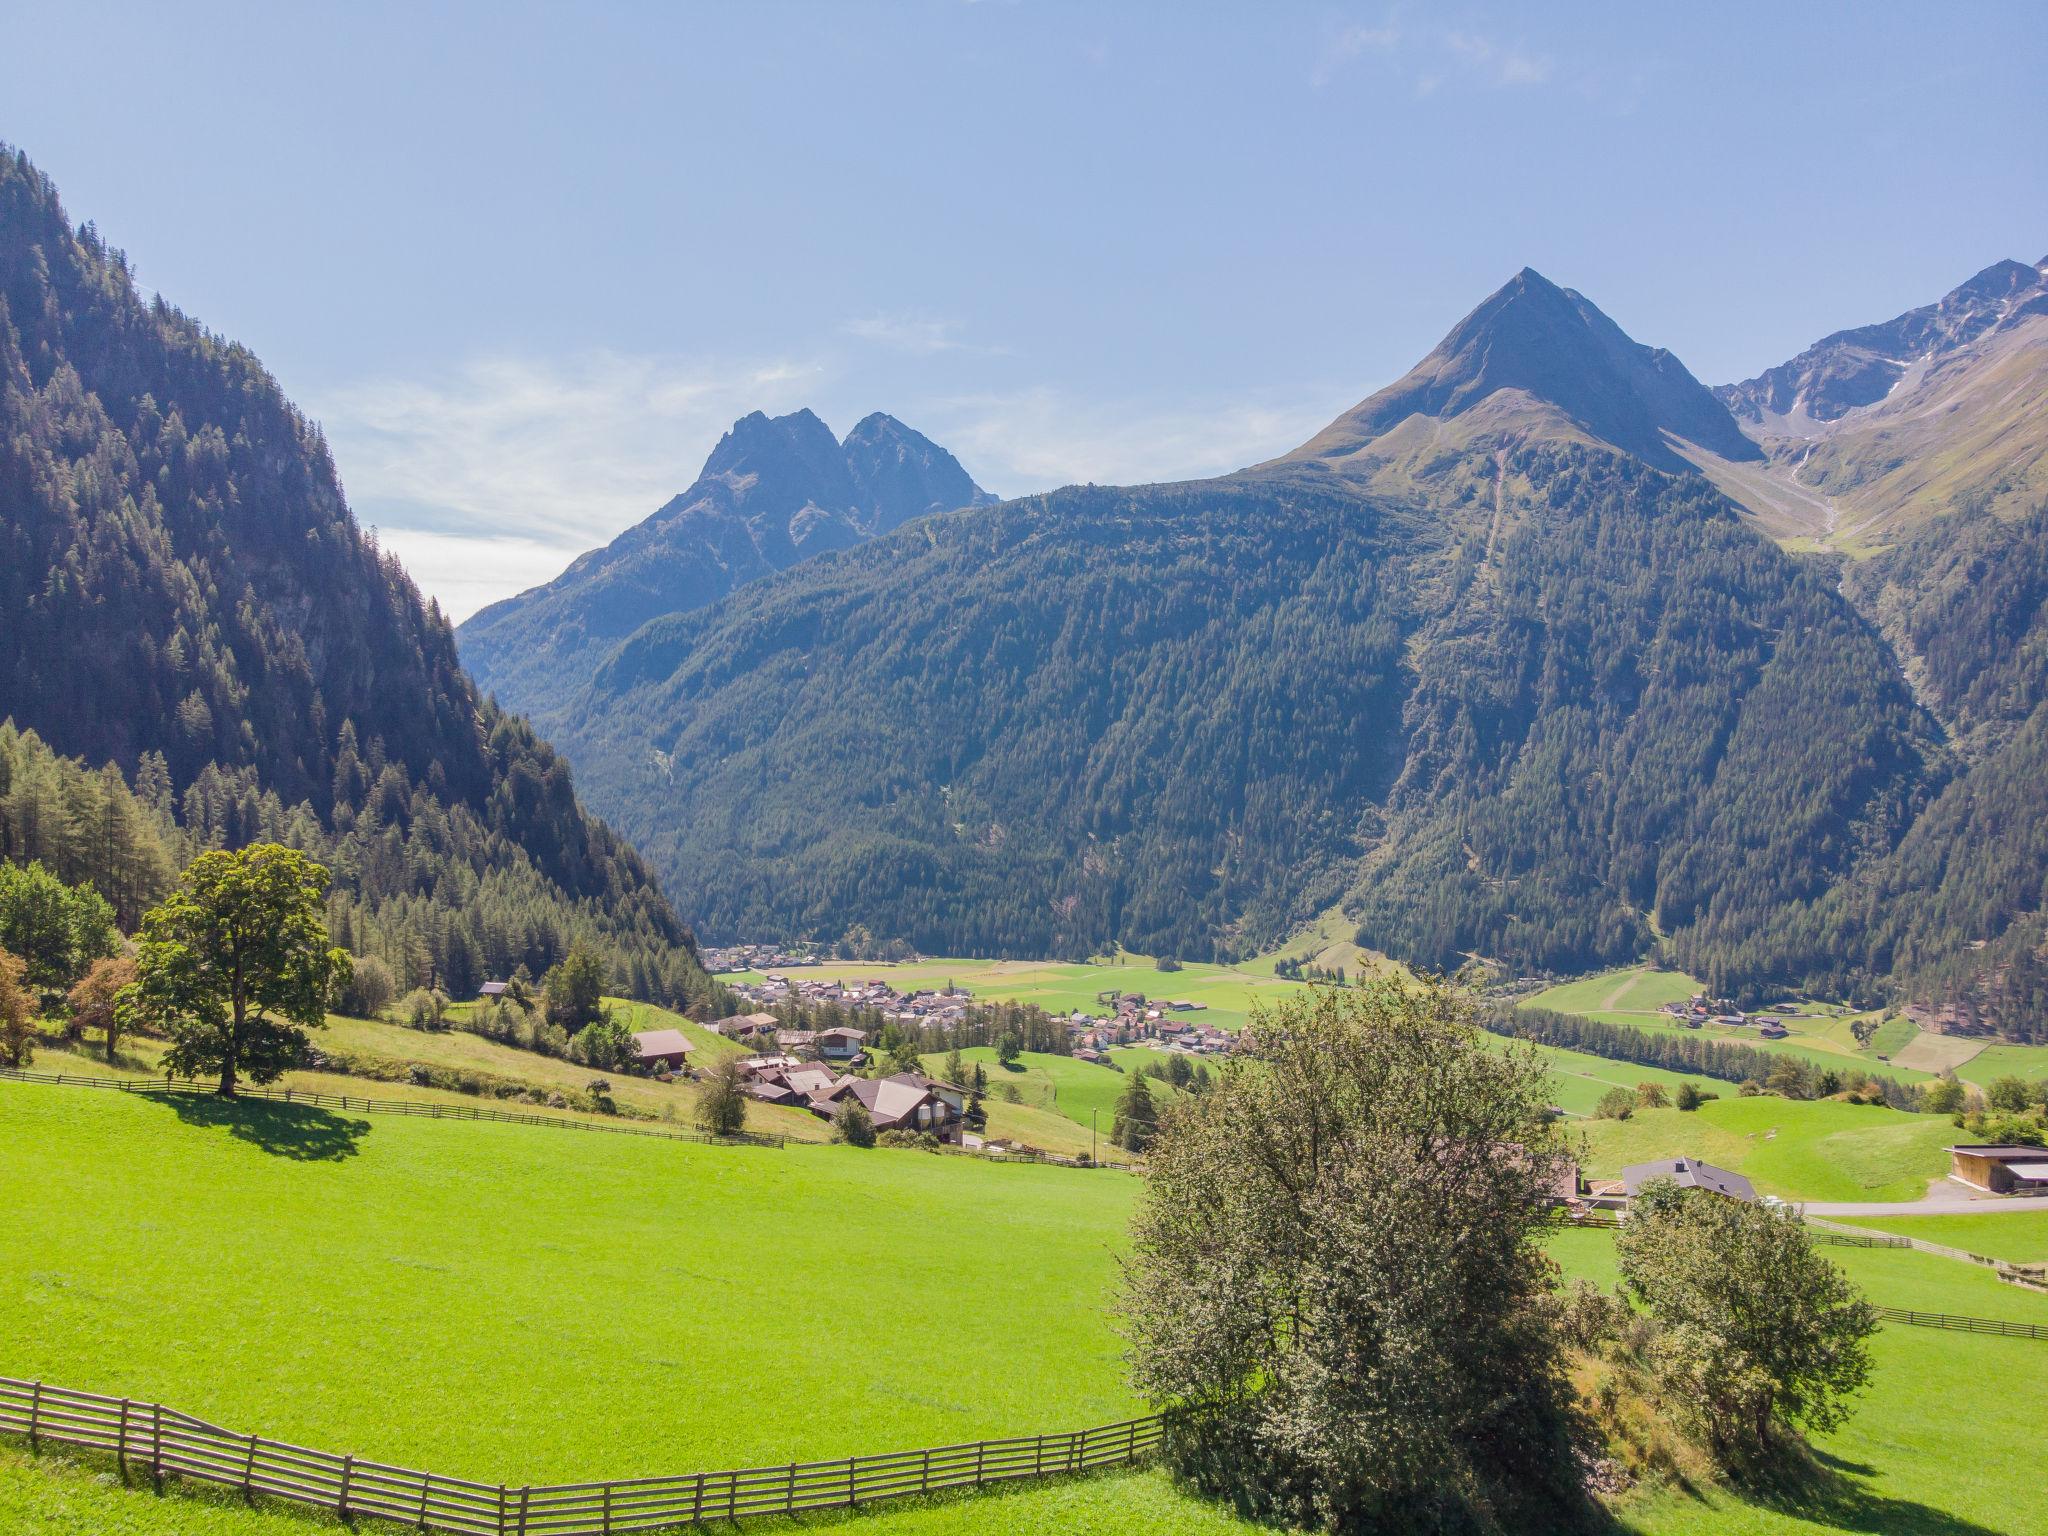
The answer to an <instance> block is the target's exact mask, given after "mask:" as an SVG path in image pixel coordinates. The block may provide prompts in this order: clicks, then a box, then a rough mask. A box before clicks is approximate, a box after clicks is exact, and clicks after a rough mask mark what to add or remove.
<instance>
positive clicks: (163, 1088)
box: [0, 1067, 789, 1148]
mask: <svg viewBox="0 0 2048 1536" xmlns="http://www.w3.org/2000/svg"><path fill="white" fill-rule="evenodd" d="M0 1078H4V1079H7V1080H9V1081H12V1082H17V1083H53V1084H57V1085H59V1086H61V1087H66V1088H112V1089H114V1090H116V1091H117V1092H121V1093H140V1094H145V1095H160V1094H200V1095H203V1096H205V1097H207V1098H216V1097H218V1095H217V1094H216V1093H215V1092H214V1090H213V1089H212V1088H209V1087H206V1086H205V1085H203V1084H200V1083H181V1082H175V1081H173V1080H171V1079H169V1078H166V1079H164V1080H163V1081H161V1082H159V1081H157V1080H156V1079H155V1078H130V1077H91V1076H86V1075H83V1074H75V1073H64V1072H29V1071H24V1070H23V1069H22V1068H20V1067H0ZM235 1097H236V1098H238V1099H261V1100H265V1101H267V1102H269V1103H273V1104H307V1105H311V1106H313V1107H314V1108H316V1109H345V1110H352V1111H355V1112H356V1113H359V1114H367V1115H414V1116H417V1117H419V1118H421V1119H426V1120H489V1121H493V1122H495V1123H497V1124H501V1125H545V1126H551V1127H553V1128H555V1129H557V1130H564V1131H598V1132H602V1133H604V1134H606V1135H611V1136H656V1137H659V1138H661V1139H662V1140H664V1141H694V1142H703V1143H715V1144H717V1145H719V1146H747V1147H778V1148H779V1147H781V1146H782V1144H783V1143H784V1142H786V1141H787V1140H788V1139H789V1138H788V1137H786V1136H775V1135H763V1134H761V1133H759V1132H755V1131H745V1132H742V1133H741V1134H739V1135H737V1136H708V1135H706V1134H705V1133H704V1132H702V1131H685V1130H674V1129H668V1128H665V1127H662V1126H657V1125H629V1124H623V1123H622V1124H618V1125H608V1124H605V1123H603V1122H601V1121H597V1120H567V1119H563V1118H561V1117H559V1116H556V1115H528V1114H521V1113H520V1112H519V1111H517V1110H510V1109H485V1108H483V1107H482V1106H481V1105H476V1104H436V1103H431V1102H428V1101H425V1100H421V1099H369V1098H363V1097H360V1096H359V1095H356V1094H353V1093H311V1092H308V1091H307V1090H305V1089H303V1088H238V1089H236V1090H235Z"/></svg>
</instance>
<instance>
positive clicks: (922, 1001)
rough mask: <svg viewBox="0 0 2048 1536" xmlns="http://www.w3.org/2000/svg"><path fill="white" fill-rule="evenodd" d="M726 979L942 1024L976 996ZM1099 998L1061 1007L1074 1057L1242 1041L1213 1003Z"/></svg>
mask: <svg viewBox="0 0 2048 1536" xmlns="http://www.w3.org/2000/svg"><path fill="white" fill-rule="evenodd" d="M728 985H729V986H730V987H731V990H732V992H733V993H734V994H735V995H736V996H738V997H740V998H741V999H742V1000H744V1001H745V1002H747V1003H748V1004H750V1005H751V1006H753V1007H755V1008H759V1009H768V1008H783V1007H788V1006H791V1005H795V1006H799V1007H828V1008H839V1009H844V1010H846V1011H848V1012H857V1011H870V1010H871V1011H873V1012H874V1013H876V1014H878V1015H880V1016H881V1018H882V1019H883V1020H884V1021H885V1022H890V1023H898V1024H918V1025H935V1026H937V1027H939V1028H941V1029H950V1028H952V1027H954V1026H956V1025H958V1024H961V1023H962V1022H964V1021H965V1020H966V1018H967V1010H968V1009H969V1008H971V1007H972V1006H973V1004H974V999H973V997H972V995H970V994H969V993H968V992H967V991H966V990H965V989H964V988H956V987H938V988H932V987H926V988H922V989H919V990H915V991H911V992H899V991H897V990H896V989H895V988H894V987H892V986H890V985H889V984H888V983H887V982H886V981H882V980H879V979H873V980H867V981H856V980H845V981H827V980H824V979H822V978H811V977H803V976H791V975H788V974H787V973H786V972H783V971H768V972H764V973H763V975H762V978H761V980H760V981H758V982H739V983H729V984H728ZM1097 1002H1098V1004H1099V1005H1100V1008H1101V1011H1100V1012H1096V1013H1090V1012H1087V1011H1086V1010H1083V1009H1076V1010H1075V1011H1074V1012H1073V1013H1072V1014H1069V1015H1066V1016H1064V1017H1060V1016H1058V1015H1055V1018H1056V1019H1057V1021H1058V1022H1060V1023H1062V1024H1064V1025H1065V1026H1066V1030H1067V1035H1068V1037H1069V1039H1070V1040H1071V1042H1072V1054H1073V1056H1074V1057H1075V1059H1076V1060H1079V1061H1092V1062H1098V1063H1102V1062H1107V1061H1108V1056H1107V1054H1106V1053H1107V1052H1108V1050H1109V1048H1110V1047H1111V1046H1114V1045H1149V1046H1151V1047H1153V1048H1154V1049H1156V1050H1162V1051H1181V1052H1185V1053H1187V1054H1189V1055H1196V1056H1224V1055H1228V1054H1229V1053H1230V1052H1231V1051H1232V1050H1233V1049H1234V1048H1235V1047H1236V1044H1237V1040H1236V1037H1235V1036H1233V1035H1232V1034H1231V1033H1230V1032H1229V1031H1228V1030H1225V1029H1219V1028H1217V1027H1216V1026H1215V1025H1213V1024H1205V1023H1202V1022H1201V1021H1200V1020H1199V1019H1197V1018H1195V1017H1193V1016H1194V1015H1197V1014H1200V1013H1203V1012H1205V1011H1207V1008H1208V1004H1206V1003H1198V1002H1195V1001H1194V1000H1193V999H1191V998H1176V999H1173V1000H1172V1001H1170V1002H1168V1001H1153V1000H1151V999H1148V998H1147V997H1146V996H1145V995H1144V994H1143V993H1141V992H1122V993H1117V992H1105V993H1103V994H1102V995H1101V997H1100V998H1098V999H1097ZM721 1022H722V1025H723V1027H724V1029H725V1032H726V1033H728V1034H735V1035H745V1034H747V1033H750V1032H753V1031H755V1030H757V1029H760V1028H763V1027H767V1026H773V1025H774V1024H775V1017H774V1015H773V1014H769V1013H765V1012H764V1013H752V1014H742V1015H740V1016H739V1017H738V1018H734V1019H726V1020H723V1021H721ZM827 1033H830V1032H829V1031H820V1040H821V1045H820V1050H819V1054H821V1055H828V1054H829V1053H828V1052H826V1051H825V1050H824V1049H823V1047H822V1037H823V1036H824V1035H825V1034H827ZM802 1034H803V1032H801V1031H783V1032H782V1034H779V1035H778V1036H777V1040H776V1044H777V1046H778V1048H780V1049H783V1050H792V1049H798V1048H800V1047H801V1046H805V1045H808V1044H809V1043H810V1041H809V1038H808V1037H807V1036H804V1037H803V1038H801V1039H796V1040H792V1039H788V1038H784V1036H801V1035H802Z"/></svg>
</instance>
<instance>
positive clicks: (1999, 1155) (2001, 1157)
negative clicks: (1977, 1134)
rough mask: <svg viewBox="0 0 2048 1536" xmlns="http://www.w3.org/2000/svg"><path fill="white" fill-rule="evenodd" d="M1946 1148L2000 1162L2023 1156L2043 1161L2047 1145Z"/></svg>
mask: <svg viewBox="0 0 2048 1536" xmlns="http://www.w3.org/2000/svg"><path fill="white" fill-rule="evenodd" d="M1948 1150H1949V1151H1951V1152H1966V1153H1968V1154H1969V1155H1970V1156H1971V1157H1988V1158H1991V1159H1993V1160H1994V1161H1997V1162H2001V1163H2004V1162H2011V1161H2012V1160H2013V1159H2014V1158H2016V1157H2017V1158H2024V1159H2026V1160H2028V1161H2029V1162H2031V1161H2032V1160H2034V1159H2035V1158H2040V1159H2043V1160H2044V1161H2048V1147H2016V1146H1984V1147H1972V1146H1956V1147H1950V1148H1949V1149H1948Z"/></svg>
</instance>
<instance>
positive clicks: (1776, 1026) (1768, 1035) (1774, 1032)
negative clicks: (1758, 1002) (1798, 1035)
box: [1756, 1019, 1791, 1040]
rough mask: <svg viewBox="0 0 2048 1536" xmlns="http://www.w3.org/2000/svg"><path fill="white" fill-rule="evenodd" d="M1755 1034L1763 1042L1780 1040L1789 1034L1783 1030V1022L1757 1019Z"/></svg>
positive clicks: (1786, 1030)
mask: <svg viewBox="0 0 2048 1536" xmlns="http://www.w3.org/2000/svg"><path fill="white" fill-rule="evenodd" d="M1756 1032H1757V1034H1758V1036H1759V1037H1761V1038H1762V1039H1765V1040H1782V1039H1784V1038H1785V1037H1786V1036H1787V1035H1788V1034H1790V1033H1791V1031H1790V1030H1788V1029H1786V1028H1785V1025H1784V1023H1783V1021H1781V1020H1778V1019H1758V1020H1757V1021H1756Z"/></svg>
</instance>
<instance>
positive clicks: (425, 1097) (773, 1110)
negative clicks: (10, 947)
mask: <svg viewBox="0 0 2048 1536" xmlns="http://www.w3.org/2000/svg"><path fill="white" fill-rule="evenodd" d="M611 1003H612V1006H613V1007H614V1008H616V1009H617V1010H618V1011H619V1013H620V1016H621V1017H623V1018H624V1019H625V1020H626V1021H627V1022H628V1023H629V1024H630V1025H631V1027H632V1028H634V1029H669V1028H673V1029H679V1030H681V1031H682V1032H683V1033H684V1034H685V1035H686V1036H687V1037H688V1038H689V1041H690V1044H691V1046H692V1048H693V1051H694V1055H693V1057H692V1059H693V1060H694V1061H696V1062H698V1063H699V1064H700V1065H701V1064H704V1063H708V1062H711V1061H715V1060H716V1059H718V1058H719V1057H720V1056H725V1055H731V1054H735V1053H737V1052H738V1051H739V1049H740V1048H739V1047H738V1046H737V1045H735V1044H733V1043H732V1042H731V1041H730V1040H726V1039H723V1038H721V1037H720V1036H718V1035H715V1034H713V1033H711V1031H709V1030H707V1029H705V1028H704V1027H703V1026H701V1025H699V1024H694V1023H692V1022H691V1021H690V1020H688V1019H686V1018H684V1017H683V1016H682V1015H680V1014H676V1013H670V1012H669V1011H668V1010H667V1009H664V1008H657V1007H655V1006H654V1005H652V1004H650V1003H634V1002H627V1001H624V1000H622V999H618V998H613V999H611ZM457 1011H458V1012H459V1011H460V1010H457ZM312 1043H313V1047H314V1049H315V1050H318V1051H322V1052H324V1053H326V1054H327V1055H328V1056H330V1057H341V1056H347V1057H352V1058H356V1059H358V1060H361V1061H364V1062H374V1063H377V1064H380V1065H379V1068H378V1071H377V1074H376V1076H374V1077H370V1078H365V1077H357V1076H349V1075H345V1074H343V1073H338V1072H309V1071H293V1072H287V1073H285V1074H284V1076H283V1077H281V1078H279V1079H278V1081H277V1083H276V1084H274V1085H273V1086H275V1087H279V1088H292V1089H298V1090H302V1091H307V1092H318V1093H346V1094H359V1095H365V1096H368V1097H373V1098H380V1099H390V1098H403V1099H418V1100H421V1101H423V1102H428V1103H445V1104H469V1105H484V1106H487V1107H499V1108H505V1109H510V1110H515V1111H517V1112H519V1113H521V1114H543V1115H561V1116H564V1117H566V1118H570V1119H590V1118H593V1117H591V1116H589V1115H585V1114H579V1113H577V1112H575V1111H574V1110H556V1109H551V1108H550V1107H549V1106H548V1105H546V1104H544V1103H543V1104H538V1105H536V1104H528V1103H524V1102H518V1101H512V1102H501V1101H500V1100H499V1099H497V1098H496V1097H494V1096H492V1095H491V1094H489V1093H487V1092H486V1093H463V1092H460V1091H457V1090H454V1089H442V1088H434V1087H426V1086H421V1085H416V1084H413V1083H410V1082H407V1081H404V1080H403V1075H402V1073H401V1074H399V1076H400V1080H399V1081H389V1080H385V1079H386V1077H387V1074H386V1073H385V1071H384V1070H383V1068H385V1067H400V1068H402V1067H404V1066H406V1065H408V1064H411V1063H419V1064H420V1065H422V1066H426V1067H431V1068H434V1069H436V1070H438V1071H443V1072H451V1073H458V1074H470V1075H472V1076H475V1077H478V1078H481V1079H485V1080H490V1079H502V1080H507V1081H511V1082H516V1083H518V1084H520V1085H521V1086H522V1087H529V1088H533V1089H537V1090H539V1091H540V1092H542V1093H544V1094H546V1093H559V1094H561V1095H563V1097H564V1098H565V1099H569V1100H577V1098H578V1096H579V1095H581V1094H582V1092H583V1091H584V1089H586V1088H587V1087H588V1086H589V1085H590V1083H591V1081H592V1079H594V1078H598V1077H602V1078H603V1079H604V1080H605V1081H606V1082H608V1083H610V1084H611V1088H612V1098H613V1100H614V1102H616V1103H618V1104H619V1105H621V1106H623V1107H625V1108H628V1109H631V1110H635V1111H639V1112H641V1113H643V1114H646V1115H652V1116H657V1117H660V1118H662V1119H664V1120H668V1121H673V1122H675V1123H676V1124H678V1125H679V1126H681V1127H684V1128H688V1127H689V1126H691V1125H692V1124H693V1123H694V1120H693V1117H694V1115H695V1113H696V1105H697V1090H696V1088H695V1087H693V1086H692V1085H691V1084H690V1083H688V1082H686V1081H683V1080H680V1079H678V1080H676V1081H673V1082H667V1083H664V1082H660V1081H658V1080H657V1079H655V1078H651V1077H634V1076H630V1075H627V1074H623V1073H617V1072H596V1071H593V1070H592V1069H591V1068H589V1067H586V1066H580V1065H578V1064H577V1063H576V1062H573V1061H564V1060H561V1059H560V1058H558V1057H553V1056H543V1055H541V1054H540V1053H539V1052H537V1051H528V1050H521V1049H519V1048H518V1047H516V1046H510V1045H502V1044H500V1043H499V1042H497V1041H495V1040H487V1039H485V1038H484V1037H483V1036H481V1035H472V1034H470V1033H468V1032H467V1031H465V1030H461V1029H455V1028H449V1029H441V1030H419V1029H408V1028H406V1027H405V1026H403V1025H400V1024H392V1023H387V1022H385V1021H383V1020H370V1019H349V1018H343V1017H342V1016H341V1015H339V1014H329V1015H328V1016H327V1023H326V1025H325V1027H323V1028H321V1029H319V1030H316V1031H314V1032H313V1033H312ZM164 1049H165V1046H164V1043H163V1042H162V1041H159V1040H150V1039H145V1038H142V1037H139V1036H137V1037H131V1038H129V1039H127V1040H124V1041H123V1042H122V1043H121V1048H120V1051H119V1052H118V1055H119V1057H120V1061H119V1063H118V1064H117V1065H115V1066H108V1065H107V1063H106V1062H105V1060H104V1059H103V1057H102V1056H101V1054H100V1050H99V1041H98V1038H97V1037H94V1038H93V1039H92V1040H90V1041H88V1042H87V1045H86V1048H84V1049H80V1050H64V1049H60V1048H58V1047H57V1045H56V1044H55V1042H52V1041H48V1040H46V1041H45V1042H44V1043H43V1045H42V1047H41V1048H40V1049H39V1050H38V1052H37V1055H36V1060H35V1070H37V1071H41V1072H63V1073H72V1074H79V1075H91V1076H112V1077H128V1078H143V1077H161V1076H162V1075H163V1074H162V1070H161V1068H160V1067H159V1065H158V1063H159V1062H160V1061H161V1059H162V1057H163V1053H164ZM747 1128H748V1129H749V1130H752V1131H760V1132H764V1133H774V1134H778V1135H783V1136H791V1137H795V1138H796V1139H798V1140H802V1141H823V1140H825V1139H826V1138H827V1137H828V1136H829V1134H830V1131H829V1128H828V1127H827V1126H826V1125H825V1123H824V1122H823V1121H821V1120H819V1119H818V1118H817V1117H816V1116H815V1115H811V1114H808V1113H805V1112H804V1111H802V1110H794V1109H787V1108H781V1107H777V1106H774V1105H768V1104H750V1105H749V1106H748V1107H747Z"/></svg>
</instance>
